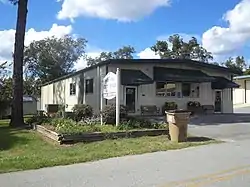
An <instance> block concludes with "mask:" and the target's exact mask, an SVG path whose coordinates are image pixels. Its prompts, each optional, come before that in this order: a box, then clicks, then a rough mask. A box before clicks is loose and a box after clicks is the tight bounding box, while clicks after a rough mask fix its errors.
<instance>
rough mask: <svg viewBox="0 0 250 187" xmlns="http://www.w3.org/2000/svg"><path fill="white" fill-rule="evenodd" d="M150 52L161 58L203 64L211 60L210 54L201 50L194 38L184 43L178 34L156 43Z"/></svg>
mask: <svg viewBox="0 0 250 187" xmlns="http://www.w3.org/2000/svg"><path fill="white" fill-rule="evenodd" d="M151 50H152V51H154V52H155V53H156V54H158V55H159V56H160V57H161V58H170V59H193V60H199V61H203V62H208V61H209V60H213V56H212V54H211V53H210V52H208V51H207V50H206V49H205V48H203V47H202V46H201V45H200V44H199V43H198V41H197V39H196V38H195V37H192V38H191V39H190V40H189V41H188V42H185V41H184V40H183V38H182V37H181V36H180V35H178V34H174V35H172V36H170V37H169V38H168V40H167V41H157V42H156V44H155V45H153V46H152V47H151Z"/></svg>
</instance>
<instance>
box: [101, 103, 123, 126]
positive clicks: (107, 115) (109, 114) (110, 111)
mask: <svg viewBox="0 0 250 187" xmlns="http://www.w3.org/2000/svg"><path fill="white" fill-rule="evenodd" d="M101 113H102V117H103V122H104V123H106V124H110V125H114V124H115V114H116V107H115V105H107V106H105V107H104V109H103V110H102V112H101ZM127 115H128V113H127V109H126V107H125V106H124V105H121V106H120V119H121V120H123V119H125V118H126V117H127Z"/></svg>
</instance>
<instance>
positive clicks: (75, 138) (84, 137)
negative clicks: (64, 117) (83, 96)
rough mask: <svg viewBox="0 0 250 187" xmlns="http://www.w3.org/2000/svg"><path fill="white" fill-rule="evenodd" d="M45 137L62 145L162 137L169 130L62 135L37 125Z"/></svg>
mask: <svg viewBox="0 0 250 187" xmlns="http://www.w3.org/2000/svg"><path fill="white" fill-rule="evenodd" d="M34 128H35V129H36V130H37V131H38V132H39V133H41V134H42V135H43V136H45V137H47V138H50V139H52V140H54V141H57V142H58V143H60V144H68V143H77V142H95V141H102V140H106V139H119V138H137V137H142V136H161V135H168V130H167V129H146V130H144V129H140V130H129V131H116V132H84V133H77V134H60V133H57V132H54V131H52V130H49V129H47V128H46V127H44V126H42V125H35V127H34Z"/></svg>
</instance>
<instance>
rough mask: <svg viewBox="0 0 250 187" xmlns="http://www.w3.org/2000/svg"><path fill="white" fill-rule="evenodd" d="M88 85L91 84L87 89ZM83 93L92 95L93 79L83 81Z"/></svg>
mask: <svg viewBox="0 0 250 187" xmlns="http://www.w3.org/2000/svg"><path fill="white" fill-rule="evenodd" d="M88 82H89V83H88ZM90 83H91V86H90V87H89V85H90ZM90 88H91V89H90ZM85 93H86V94H93V93H94V79H93V78H91V79H86V80H85Z"/></svg>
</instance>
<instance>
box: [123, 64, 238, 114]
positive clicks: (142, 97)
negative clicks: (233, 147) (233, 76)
mask: <svg viewBox="0 0 250 187" xmlns="http://www.w3.org/2000/svg"><path fill="white" fill-rule="evenodd" d="M121 84H122V87H123V94H124V95H123V102H121V103H123V104H124V105H125V106H127V108H128V111H129V113H130V114H131V115H142V114H143V111H142V110H143V108H148V110H149V111H148V115H161V114H162V111H161V110H162V106H163V105H164V103H165V102H174V103H176V104H177V106H178V108H179V109H187V103H188V102H190V101H196V102H199V103H200V104H201V105H206V106H212V107H213V109H214V112H220V113H231V112H233V104H232V88H236V87H238V86H239V85H237V84H236V83H234V82H232V81H231V80H229V79H227V78H225V77H218V76H210V75H208V74H206V73H204V72H202V71H200V70H193V69H175V68H164V67H154V68H153V76H152V77H151V76H149V75H146V74H145V73H144V72H142V71H141V70H130V69H129V70H127V69H122V70H121ZM150 113H151V114H150Z"/></svg>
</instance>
